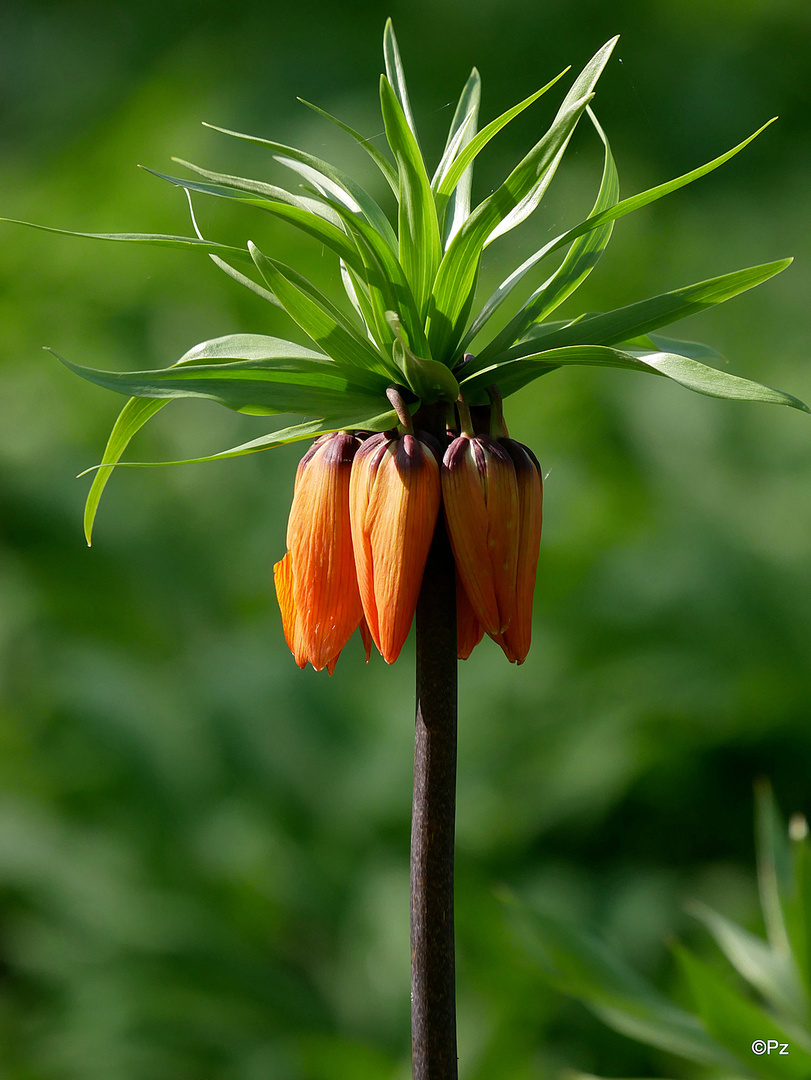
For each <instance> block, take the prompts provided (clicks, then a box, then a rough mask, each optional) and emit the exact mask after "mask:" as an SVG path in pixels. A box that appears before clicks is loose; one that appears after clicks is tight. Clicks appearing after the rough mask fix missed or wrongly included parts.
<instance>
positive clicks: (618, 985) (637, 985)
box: [507, 900, 734, 1069]
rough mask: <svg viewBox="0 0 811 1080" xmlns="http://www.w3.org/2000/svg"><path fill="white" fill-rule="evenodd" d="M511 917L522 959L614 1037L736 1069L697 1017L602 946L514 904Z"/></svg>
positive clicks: (509, 913)
mask: <svg viewBox="0 0 811 1080" xmlns="http://www.w3.org/2000/svg"><path fill="white" fill-rule="evenodd" d="M507 915H508V919H509V922H510V925H511V927H512V929H513V931H514V933H515V934H516V937H517V939H518V944H519V947H520V950H521V954H522V956H524V957H526V958H527V960H529V961H530V962H531V963H533V965H534V966H536V967H537V968H538V970H539V971H540V972H541V973H542V975H543V976H544V978H545V979H546V980H547V981H548V982H549V983H550V984H551V985H552V986H554V987H555V988H556V989H558V990H561V991H562V992H563V993H566V994H570V995H571V996H573V997H576V998H578V999H579V1000H581V1001H582V1002H583V1003H584V1004H585V1005H586V1006H587V1007H588V1008H589V1009H591V1010H592V1011H593V1012H595V1013H596V1014H597V1015H598V1016H599V1017H600V1018H601V1019H602V1020H603V1021H604V1022H605V1023H606V1024H608V1025H609V1026H610V1027H612V1028H613V1029H614V1030H615V1031H619V1032H621V1033H622V1034H623V1035H627V1036H628V1037H629V1038H632V1039H637V1040H639V1041H640V1042H644V1043H647V1044H648V1045H651V1046H656V1047H659V1048H660V1049H662V1050H666V1051H667V1052H668V1053H671V1054H678V1055H680V1056H682V1057H686V1058H687V1059H688V1060H690V1061H697V1062H700V1063H701V1064H704V1065H715V1066H720V1067H722V1068H726V1069H728V1068H729V1066H730V1065H732V1064H734V1059H733V1058H732V1057H731V1055H730V1054H729V1053H728V1052H727V1051H726V1050H724V1049H723V1048H722V1047H721V1046H719V1045H718V1044H717V1043H716V1042H715V1041H714V1040H713V1039H712V1038H711V1037H710V1036H709V1035H708V1034H707V1032H706V1031H705V1030H704V1029H703V1027H702V1026H701V1024H700V1023H699V1021H698V1020H697V1019H696V1018H695V1017H694V1016H692V1015H690V1013H688V1012H685V1011H684V1010H683V1009H680V1008H677V1007H676V1006H674V1005H671V1003H670V1002H669V1001H667V999H665V998H663V997H662V996H661V995H660V994H658V993H657V991H656V990H655V989H654V988H653V987H652V986H650V985H649V984H648V983H646V982H645V981H644V980H643V979H641V978H640V977H639V976H638V975H637V974H636V973H635V972H634V971H632V970H631V969H630V968H629V967H627V965H625V964H624V963H623V962H622V961H621V960H620V958H619V957H617V956H615V955H614V954H613V953H611V952H609V950H608V949H607V948H606V947H605V946H604V945H603V944H602V942H600V941H598V940H596V939H595V938H593V937H591V936H588V935H586V934H583V933H581V932H579V931H578V930H576V929H575V928H574V927H571V926H567V925H564V924H563V923H562V922H560V921H558V920H555V919H551V918H549V917H548V916H544V915H541V914H540V913H539V912H537V911H534V910H532V909H530V908H528V907H527V906H525V905H523V904H519V903H518V902H517V901H514V900H513V901H511V903H510V904H509V907H508V908H507Z"/></svg>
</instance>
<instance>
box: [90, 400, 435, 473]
mask: <svg viewBox="0 0 811 1080" xmlns="http://www.w3.org/2000/svg"><path fill="white" fill-rule="evenodd" d="M418 405H419V402H417V403H416V405H415V406H414V408H416V407H417V406H418ZM398 423H399V418H398V416H397V413H396V412H395V411H394V410H393V409H387V410H386V411H384V412H373V413H364V412H362V411H360V412H346V413H344V414H343V415H341V416H333V417H329V418H318V419H315V420H309V421H307V422H306V423H303V424H295V425H294V426H292V427H286V428H281V429H280V430H279V431H272V432H270V433H269V434H268V435H261V436H260V437H259V438H258V439H251V440H250V442H246V443H241V444H240V445H239V446H234V447H231V449H230V450H221V451H220V452H219V453H216V454H206V455H204V456H202V457H194V458H184V459H183V460H178V461H120V462H119V463H118V465H117V466H115V467H116V468H119V469H120V468H136V469H148V468H156V467H164V466H166V467H168V466H170V465H199V464H202V463H203V462H206V461H224V460H226V459H227V458H234V457H244V456H245V455H246V454H256V453H259V452H260V451H262V450H270V449H272V447H274V446H284V445H286V444H287V443H292V442H300V441H301V440H302V439H311V438H314V437H315V436H318V435H324V434H327V433H328V432H330V431H387V430H388V429H389V428H395V427H396V426H397V424H398ZM95 468H105V466H103V465H98V466H95ZM93 471H94V470H93V469H85V472H84V473H81V474H80V475H82V476H84V475H86V473H89V472H93Z"/></svg>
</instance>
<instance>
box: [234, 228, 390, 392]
mask: <svg viewBox="0 0 811 1080" xmlns="http://www.w3.org/2000/svg"><path fill="white" fill-rule="evenodd" d="M249 247H250V251H251V254H252V255H253V257H254V262H255V263H256V267H257V269H258V270H259V273H260V274H261V275H262V277H263V278H264V279H265V280H266V281H267V283H268V286H269V288H270V289H271V291H272V292H273V293H274V294H275V295H276V296H278V298H279V300H281V302H282V304H283V305H284V308H285V310H286V311H287V313H288V315H290V317H291V318H292V319H294V320H295V322H297V323H298V325H299V326H300V327H301V329H302V330H303V331H304V332H305V334H307V335H309V337H311V338H312V340H313V341H314V342H315V343H316V344H317V345H318V346H320V348H321V349H323V350H324V352H325V353H327V354H328V355H329V356H331V357H333V358H334V359H335V360H338V361H340V362H341V363H342V364H344V365H346V366H347V367H349V368H354V369H368V370H369V371H372V372H377V373H378V374H382V375H385V374H386V373H387V363H386V359H385V358H383V357H381V356H380V354H379V353H378V352H377V350H376V349H375V348H374V347H373V346H372V345H371V344H370V343H369V340H368V338H365V337H363V336H362V335H361V334H360V333H359V331H358V330H357V329H356V328H355V327H354V326H352V324H351V323H350V322H349V320H348V319H347V318H346V317H345V316H344V315H343V313H342V312H341V311H339V310H338V308H336V307H335V305H334V304H333V303H332V301H331V300H329V299H328V298H327V297H325V296H324V295H323V293H321V292H320V291H319V290H318V289H316V287H315V286H314V285H312V284H311V283H310V282H309V281H307V280H306V279H305V278H303V277H302V276H301V275H300V274H297V273H296V272H295V271H294V270H292V269H291V268H290V267H289V266H284V265H283V264H282V263H280V262H276V261H275V260H274V259H269V258H268V257H267V256H266V255H263V254H262V252H261V251H260V250H259V249H258V248H257V247H256V245H255V244H249Z"/></svg>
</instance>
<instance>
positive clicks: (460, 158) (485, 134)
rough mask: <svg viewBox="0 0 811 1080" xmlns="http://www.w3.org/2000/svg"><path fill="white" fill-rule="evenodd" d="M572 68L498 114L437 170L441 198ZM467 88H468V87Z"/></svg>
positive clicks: (447, 194)
mask: <svg viewBox="0 0 811 1080" xmlns="http://www.w3.org/2000/svg"><path fill="white" fill-rule="evenodd" d="M475 70H476V69H475V68H474V71H475ZM570 70H571V69H570V68H568V67H565V68H564V69H563V71H561V72H560V73H559V74H558V75H556V76H555V77H554V79H550V80H549V82H548V83H547V84H546V86H542V87H541V89H540V90H536V91H535V93H534V94H530V95H529V97H527V98H524V100H523V101H519V102H518V104H517V105H513V106H512V107H511V108H509V109H507V110H506V112H503V113H502V114H501V116H497V117H496V119H495V120H491V121H490V123H489V124H486V125H485V126H484V127H483V128H482V129H481V131H480V132H478V133H477V134H475V135H474V136H472V137H471V138H470V139H469V141H468V142H467V143H463V144H462V146H461V147H460V150H459V153H458V154H457V155H455V156H454V157H453V158H452V160H451V161H450V162H449V163H448V167H447V168H446V169H445V170H443V171H442V173H441V175H440V173H439V171H438V172H437V181H436V183H435V185H434V186H435V188H436V193H437V195H438V196H439V197H440V198H448V197H449V196H450V195H451V193H452V192H453V191H454V190H455V189H456V187H457V185H458V184H459V183H460V181H461V179H462V177H463V176H464V175H465V173H467V172H468V171H469V170H470V167H471V165H472V164H473V162H474V161H475V159H476V157H477V156H478V155H479V154H480V153H481V151H482V150H483V149H484V148H485V146H487V144H488V143H489V142H490V140H491V139H492V138H493V136H494V135H497V134H498V133H499V131H501V129H502V128H503V127H506V126H507V124H509V122H510V121H511V120H514V119H515V117H516V116H519V115H520V114H521V113H522V112H523V111H524V109H527V108H529V106H530V105H532V104H533V102H535V101H537V100H538V98H539V97H541V96H542V95H543V94H545V93H546V91H547V90H551V88H552V87H553V86H554V85H555V83H556V82H558V81H559V80H560V79H562V78H563V76H564V75H565V74H566V72H567V71H570ZM477 74H478V72H477ZM471 77H472V76H471ZM465 89H467V87H466V88H465ZM460 105H461V101H460ZM440 205H441V204H440Z"/></svg>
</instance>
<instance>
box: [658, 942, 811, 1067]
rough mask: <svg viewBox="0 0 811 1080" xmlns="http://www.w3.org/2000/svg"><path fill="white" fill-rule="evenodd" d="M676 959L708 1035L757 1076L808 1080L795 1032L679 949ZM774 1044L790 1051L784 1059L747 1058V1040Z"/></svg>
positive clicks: (808, 1061)
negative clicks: (759, 1040)
mask: <svg viewBox="0 0 811 1080" xmlns="http://www.w3.org/2000/svg"><path fill="white" fill-rule="evenodd" d="M675 954H676V959H677V960H678V963H679V967H680V968H681V970H682V973H683V974H684V977H685V979H686V981H687V984H688V986H689V987H690V990H691V992H692V995H693V1000H694V1001H695V1004H696V1011H697V1012H698V1014H699V1016H700V1017H701V1019H702V1021H703V1022H704V1025H705V1027H706V1028H707V1030H708V1031H709V1032H710V1034H711V1035H712V1036H713V1038H715V1039H716V1040H717V1041H718V1042H719V1043H720V1044H721V1045H722V1046H725V1047H726V1048H727V1050H729V1052H730V1053H731V1054H733V1055H734V1056H735V1057H736V1058H737V1059H738V1061H739V1062H740V1064H741V1065H744V1066H745V1067H746V1068H747V1069H748V1070H749V1071H750V1072H753V1073H755V1074H756V1075H757V1076H763V1077H768V1078H770V1080H771V1078H772V1077H774V1078H777V1077H781V1078H783V1077H788V1078H789V1080H808V1077H809V1076H811V1053H809V1038H808V1035H807V1034H806V1033H805V1032H803V1031H802V1030H801V1029H800V1028H797V1027H794V1026H793V1025H790V1024H782V1023H779V1022H778V1021H777V1020H776V1019H775V1017H774V1016H773V1015H772V1014H770V1013H768V1012H767V1011H766V1010H765V1009H762V1008H760V1006H758V1005H755V1004H754V1002H752V1001H749V1000H748V999H747V998H746V997H745V996H744V995H743V994H741V993H739V992H738V991H736V990H733V989H732V987H731V986H729V984H728V983H727V982H726V980H725V979H724V978H722V977H721V976H720V975H719V974H718V973H717V972H716V971H715V970H714V969H713V968H711V967H710V966H709V965H708V964H706V963H705V962H704V961H703V960H699V958H698V957H697V956H693V954H692V953H690V952H688V951H687V950H686V949H684V948H681V947H678V946H677V947H676V949H675ZM753 1039H763V1040H764V1041H768V1040H776V1042H777V1043H778V1045H780V1044H785V1045H787V1046H789V1048H790V1049H789V1053H788V1054H785V1055H778V1054H777V1053H775V1054H774V1055H772V1054H768V1055H767V1054H762V1055H757V1054H753V1053H752V1040H753Z"/></svg>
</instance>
